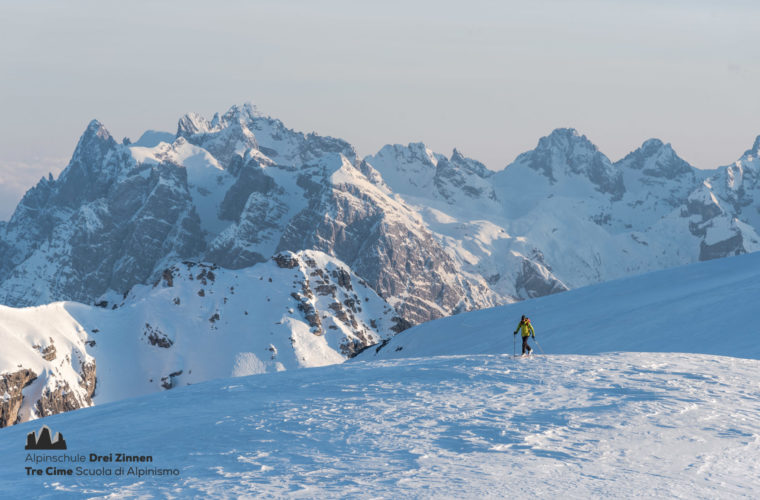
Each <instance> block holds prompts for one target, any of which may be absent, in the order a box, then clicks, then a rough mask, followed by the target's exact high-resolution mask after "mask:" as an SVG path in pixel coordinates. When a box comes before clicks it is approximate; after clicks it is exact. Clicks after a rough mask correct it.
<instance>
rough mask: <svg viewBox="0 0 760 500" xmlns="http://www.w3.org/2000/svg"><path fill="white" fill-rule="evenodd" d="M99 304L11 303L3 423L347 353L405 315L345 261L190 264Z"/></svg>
mask: <svg viewBox="0 0 760 500" xmlns="http://www.w3.org/2000/svg"><path fill="white" fill-rule="evenodd" d="M109 299H111V300H103V301H102V302H100V303H99V304H98V305H97V306H90V305H84V304H78V303H74V302H57V303H53V304H49V305H44V306H38V307H30V308H22V309H15V308H10V307H5V306H0V336H1V337H2V339H3V349H2V352H0V366H2V371H0V397H2V399H0V427H2V426H5V425H9V424H13V423H16V422H18V421H26V420H33V419H36V418H39V417H43V416H47V415H50V414H55V413H60V412H62V411H68V410H72V409H77V408H82V407H87V406H90V405H91V404H93V403H96V404H101V403H104V402H109V401H116V400H120V399H124V398H129V397H134V396H138V395H142V394H147V393H151V392H156V391H161V390H164V389H171V388H174V387H178V386H184V385H189V384H194V383H198V382H202V381H205V380H210V379H215V378H225V377H230V376H244V375H251V374H257V373H264V372H273V371H281V370H285V369H292V368H300V367H311V366H322V365H327V364H335V363H340V362H342V361H344V360H345V359H346V358H348V357H350V356H352V355H353V354H355V353H356V352H358V351H360V350H361V349H363V348H365V347H367V346H369V345H373V344H376V343H378V342H380V341H382V340H384V339H388V338H390V336H392V335H393V334H394V333H396V332H398V331H400V329H401V328H402V326H403V320H402V319H401V318H400V317H398V316H397V313H396V311H395V310H393V308H392V307H391V306H390V305H389V304H388V303H387V302H385V301H384V300H383V299H381V298H380V297H378V296H377V294H376V293H375V292H374V291H373V290H372V289H371V288H370V287H369V286H368V284H367V283H366V282H365V281H364V280H363V279H361V278H359V277H358V276H356V275H355V274H354V273H352V272H350V271H349V270H348V269H347V268H346V267H345V266H344V265H343V264H342V263H341V262H340V261H338V260H337V259H335V258H332V257H329V256H327V255H325V254H323V253H320V252H316V251H303V252H299V253H297V254H293V253H290V252H286V253H280V254H277V255H276V256H275V257H274V259H272V260H270V261H267V262H264V263H259V264H257V265H255V266H252V267H249V268H246V269H241V270H229V269H223V268H220V267H217V266H212V265H207V264H197V263H194V262H184V263H180V264H177V265H176V266H173V267H171V268H169V269H167V270H165V271H164V273H163V275H162V276H161V278H160V279H159V280H158V281H157V282H156V283H154V284H152V285H137V286H135V287H133V288H132V290H131V291H130V292H129V293H128V294H126V295H125V296H121V295H119V296H115V297H109Z"/></svg>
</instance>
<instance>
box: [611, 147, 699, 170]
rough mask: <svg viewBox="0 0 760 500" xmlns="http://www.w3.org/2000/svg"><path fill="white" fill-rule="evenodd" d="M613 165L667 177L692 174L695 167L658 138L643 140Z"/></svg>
mask: <svg viewBox="0 0 760 500" xmlns="http://www.w3.org/2000/svg"><path fill="white" fill-rule="evenodd" d="M615 165H616V166H618V167H620V168H623V169H626V168H629V169H633V170H640V171H641V172H642V173H643V174H645V175H648V176H651V177H665V178H667V179H675V178H677V177H679V176H684V175H687V176H693V175H695V172H696V168H695V167H693V166H691V165H690V164H689V163H688V162H686V160H684V159H683V158H681V157H680V156H678V154H677V153H676V151H675V150H674V149H673V147H672V146H671V145H670V144H669V143H667V144H666V143H663V142H662V141H661V140H660V139H648V140H646V141H644V143H643V144H642V145H641V146H640V147H639V148H638V149H636V150H635V151H632V152H630V153H628V155H626V156H625V157H624V158H623V159H621V160H620V161H618V162H616V163H615Z"/></svg>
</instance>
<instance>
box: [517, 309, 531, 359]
mask: <svg viewBox="0 0 760 500" xmlns="http://www.w3.org/2000/svg"><path fill="white" fill-rule="evenodd" d="M518 331H520V332H522V333H521V335H522V355H523V356H525V351H528V354H530V353H531V352H532V351H533V349H531V347H530V346H529V345H528V337H533V340H535V339H536V331H535V330H534V329H533V325H531V324H530V319H528V318H526V317H525V315H524V314H523V317H522V318H521V319H520V322H519V323H518V324H517V328H516V329H515V333H514V335H517V332H518Z"/></svg>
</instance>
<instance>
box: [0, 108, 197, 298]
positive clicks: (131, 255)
mask: <svg viewBox="0 0 760 500" xmlns="http://www.w3.org/2000/svg"><path fill="white" fill-rule="evenodd" d="M5 236H6V238H8V239H9V240H11V241H14V242H15V244H14V245H13V247H12V248H10V249H8V248H6V250H5V255H1V256H0V257H2V258H0V261H2V262H4V263H6V262H10V263H12V265H15V267H13V273H14V274H15V275H17V277H27V279H31V278H33V279H35V280H45V281H49V283H48V284H47V285H44V286H43V285H42V284H40V285H39V287H40V288H41V289H42V292H40V291H38V289H35V288H34V287H28V286H27V287H24V286H23V285H15V286H14V285H11V284H8V283H6V286H3V287H1V288H0V302H2V303H5V304H9V305H16V306H22V305H32V304H37V303H39V301H43V302H44V301H49V300H60V299H68V300H78V301H80V302H86V303H87V302H92V300H93V298H94V297H97V296H98V295H100V294H102V293H103V292H104V291H106V290H108V289H112V290H120V291H123V290H127V289H129V288H130V287H131V286H133V285H135V284H137V283H144V282H146V281H148V280H149V278H150V277H151V276H152V275H153V274H154V272H155V269H156V265H157V264H158V263H159V262H160V261H161V260H163V259H166V258H167V257H171V256H175V257H177V258H182V257H185V256H189V255H195V254H197V253H198V252H199V251H200V250H202V248H203V238H202V236H201V230H200V221H199V219H198V216H197V214H196V213H195V211H194V208H193V205H192V200H191V197H190V195H189V193H188V190H187V174H186V171H185V169H184V168H181V167H178V166H176V165H173V164H168V163H161V164H158V165H137V164H135V162H134V160H133V159H132V157H131V155H130V153H129V150H128V148H125V147H124V146H121V145H119V144H117V143H116V142H115V141H114V140H113V138H112V137H111V136H110V134H108V132H107V131H106V130H105V129H104V128H103V127H102V125H100V124H99V123H97V122H93V123H91V124H90V126H89V127H88V129H87V131H85V134H84V135H83V136H82V139H81V140H80V142H79V145H78V146H77V149H76V151H75V152H74V155H73V157H72V160H71V162H70V163H69V166H68V167H67V168H66V169H65V170H64V172H63V173H62V174H61V176H60V178H59V179H58V180H57V181H52V180H49V179H48V180H44V179H43V180H42V181H40V183H39V184H38V185H37V187H36V188H35V189H33V190H32V191H30V192H29V193H28V194H27V196H25V198H24V199H23V200H22V201H21V203H20V204H19V207H18V208H17V209H16V211H15V212H14V214H13V217H12V218H11V221H10V222H9V224H8V226H7V228H6V234H5ZM0 250H2V249H1V248H0ZM35 256H37V257H36V258H41V259H44V260H46V261H47V262H49V264H48V269H47V271H46V273H45V274H43V275H39V271H36V270H35V268H34V267H32V266H31V265H29V266H27V265H26V264H25V263H24V261H26V260H27V259H28V260H29V261H30V262H31V261H32V260H34V258H35ZM10 267H11V266H6V270H5V274H4V275H0V280H2V279H7V278H9V277H11V276H10ZM0 272H2V270H0ZM11 281H13V280H11Z"/></svg>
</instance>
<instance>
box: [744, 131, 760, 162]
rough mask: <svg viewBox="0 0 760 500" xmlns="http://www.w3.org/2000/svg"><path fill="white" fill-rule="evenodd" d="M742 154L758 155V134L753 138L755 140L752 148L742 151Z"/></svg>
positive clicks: (759, 152)
mask: <svg viewBox="0 0 760 500" xmlns="http://www.w3.org/2000/svg"><path fill="white" fill-rule="evenodd" d="M743 156H754V157H755V158H758V157H760V135H758V136H757V137H756V138H755V142H754V143H753V144H752V148H751V149H748V150H747V151H745V152H744V155H743Z"/></svg>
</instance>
